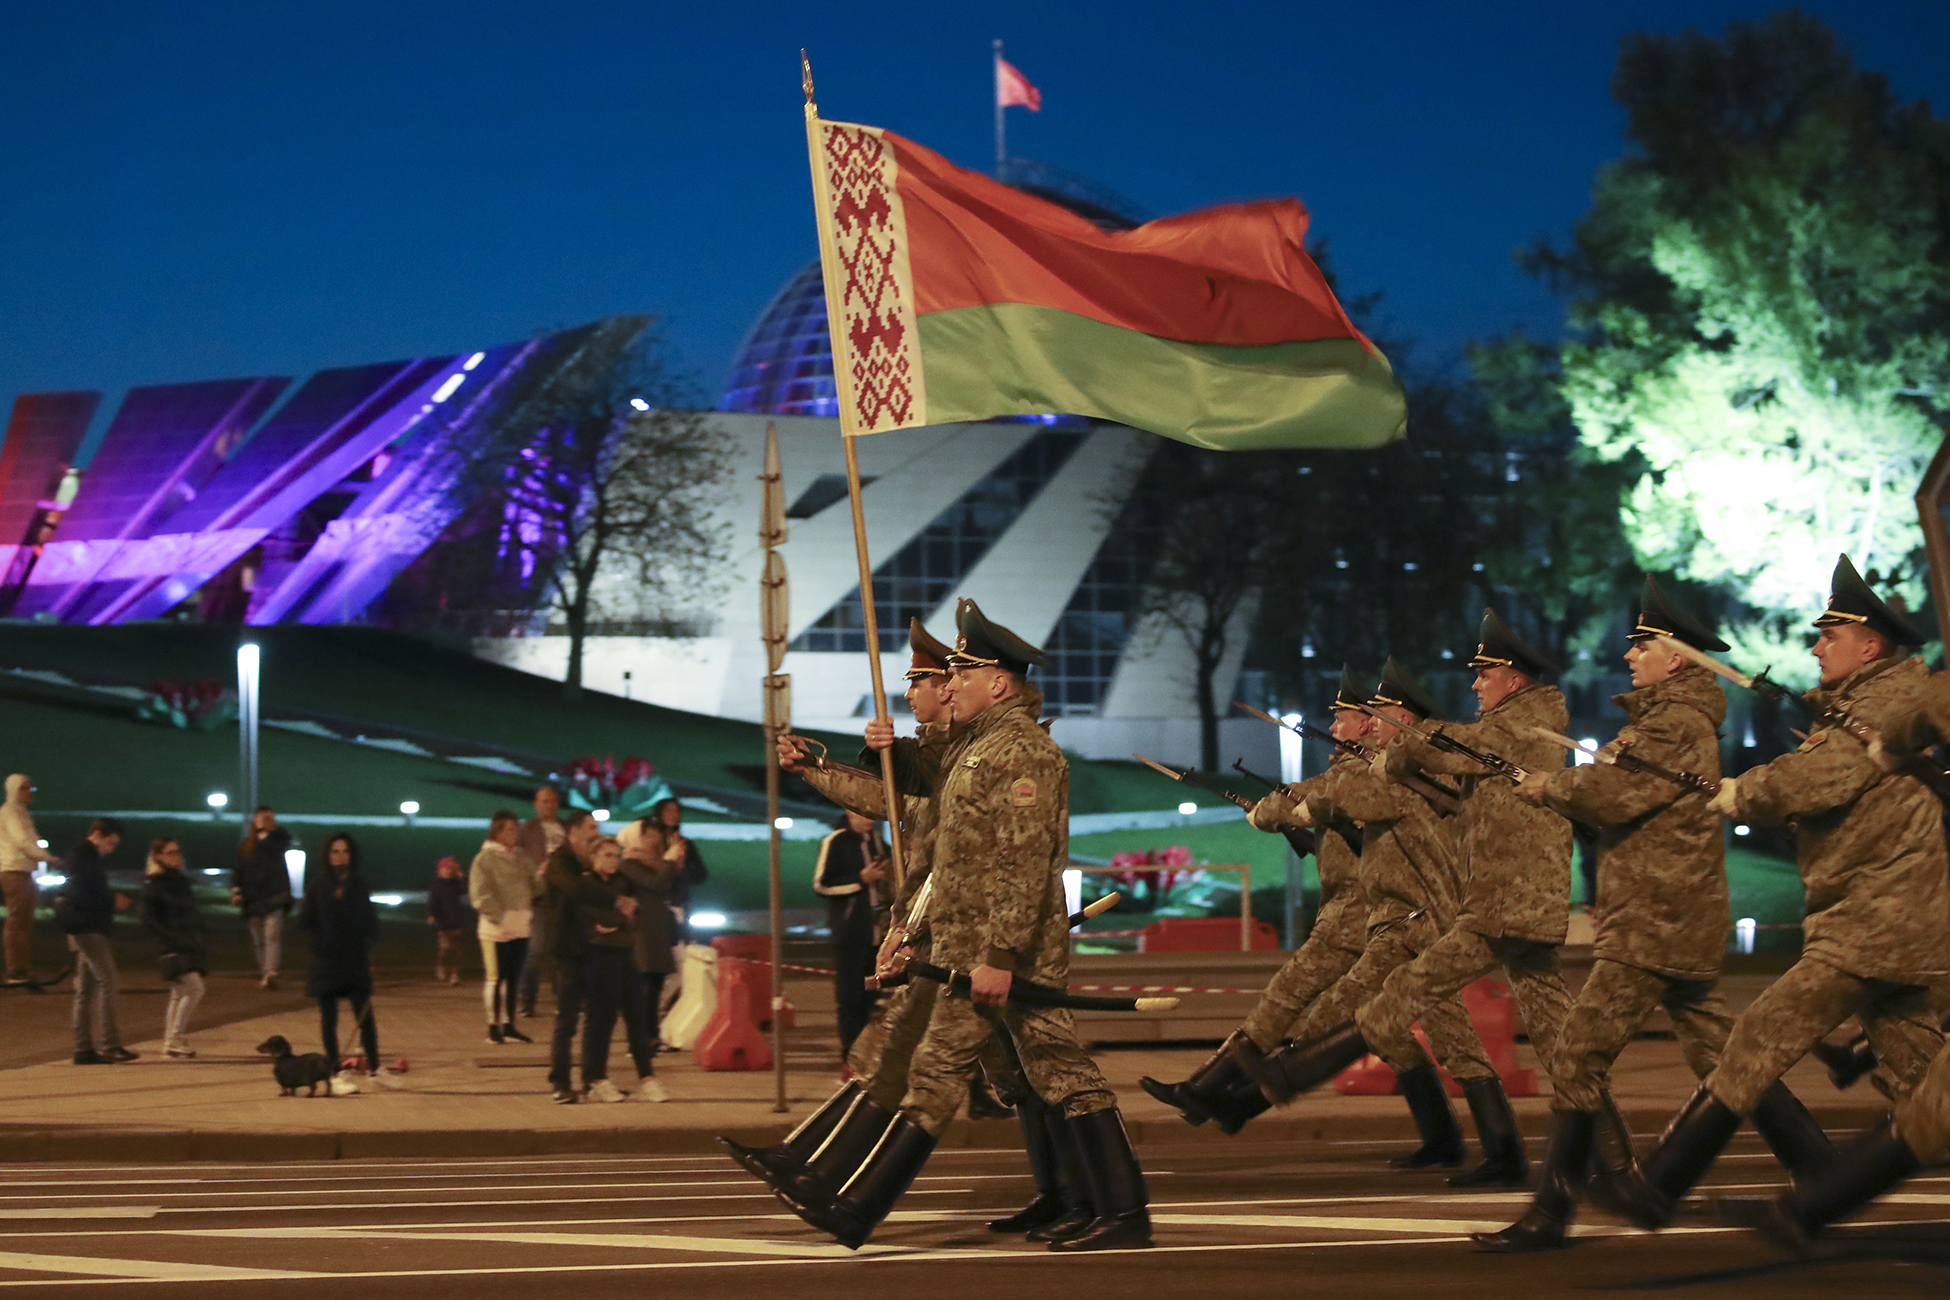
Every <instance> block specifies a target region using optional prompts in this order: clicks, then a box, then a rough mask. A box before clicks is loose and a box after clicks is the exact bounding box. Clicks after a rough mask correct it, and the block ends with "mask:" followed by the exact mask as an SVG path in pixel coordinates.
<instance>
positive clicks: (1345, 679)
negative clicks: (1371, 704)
mask: <svg viewBox="0 0 1950 1300" xmlns="http://www.w3.org/2000/svg"><path fill="white" fill-rule="evenodd" d="M1367 699H1368V692H1367V690H1366V689H1365V688H1363V687H1362V685H1361V679H1360V678H1358V677H1356V676H1355V675H1354V670H1353V669H1352V668H1349V667H1348V666H1347V665H1346V664H1342V665H1341V688H1340V689H1339V690H1337V691H1335V692H1334V707H1335V708H1337V709H1356V708H1359V707H1360V706H1361V705H1363V704H1365V703H1366V702H1367Z"/></svg>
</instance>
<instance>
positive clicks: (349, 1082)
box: [329, 1070, 359, 1097]
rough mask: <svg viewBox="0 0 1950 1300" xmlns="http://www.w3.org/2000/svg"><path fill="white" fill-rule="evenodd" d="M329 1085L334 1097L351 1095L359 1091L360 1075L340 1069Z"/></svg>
mask: <svg viewBox="0 0 1950 1300" xmlns="http://www.w3.org/2000/svg"><path fill="white" fill-rule="evenodd" d="M329 1086H330V1087H331V1090H332V1095H333V1096H334V1097H350V1096H352V1095H353V1094H354V1093H356V1092H358V1091H359V1077H358V1075H356V1074H354V1073H353V1072H352V1071H350V1070H340V1071H339V1072H338V1073H337V1074H335V1075H333V1076H332V1082H331V1084H330V1085H329Z"/></svg>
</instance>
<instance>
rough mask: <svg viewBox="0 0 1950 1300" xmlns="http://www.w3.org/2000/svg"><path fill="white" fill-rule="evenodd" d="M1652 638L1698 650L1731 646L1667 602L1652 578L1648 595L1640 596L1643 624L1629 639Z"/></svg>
mask: <svg viewBox="0 0 1950 1300" xmlns="http://www.w3.org/2000/svg"><path fill="white" fill-rule="evenodd" d="M1651 636H1669V637H1671V638H1672V639H1673V640H1675V641H1684V642H1685V643H1686V644H1687V645H1689V646H1691V647H1693V648H1694V649H1695V650H1727V649H1730V648H1731V647H1730V646H1728V645H1727V643H1726V642H1724V641H1722V640H1721V639H1720V638H1719V637H1718V636H1716V635H1715V634H1714V632H1713V629H1712V628H1711V627H1709V626H1707V625H1706V624H1705V623H1702V622H1700V621H1699V620H1698V619H1696V618H1694V617H1693V616H1692V615H1690V614H1688V613H1686V612H1685V611H1683V610H1679V609H1675V608H1674V607H1673V605H1672V603H1671V602H1670V601H1668V600H1667V599H1666V593H1664V592H1663V591H1660V590H1659V584H1658V583H1656V582H1654V581H1653V580H1652V579H1651V578H1650V577H1648V578H1647V579H1646V580H1645V592H1644V594H1643V595H1641V596H1640V597H1639V621H1638V626H1637V627H1634V628H1633V629H1632V630H1631V632H1630V633H1629V634H1628V635H1627V638H1626V639H1627V640H1631V641H1642V640H1644V639H1645V638H1646V637H1651Z"/></svg>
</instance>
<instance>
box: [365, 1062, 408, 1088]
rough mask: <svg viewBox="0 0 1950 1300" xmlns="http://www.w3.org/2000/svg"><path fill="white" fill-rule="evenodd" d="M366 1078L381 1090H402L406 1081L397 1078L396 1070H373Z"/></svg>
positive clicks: (397, 1072)
mask: <svg viewBox="0 0 1950 1300" xmlns="http://www.w3.org/2000/svg"><path fill="white" fill-rule="evenodd" d="M366 1077H367V1078H368V1079H371V1080H372V1081H373V1082H374V1083H376V1084H378V1085H379V1086H380V1087H382V1088H404V1087H405V1086H406V1080H404V1079H402V1078H400V1077H399V1071H398V1070H389V1069H385V1068H383V1067H382V1068H381V1069H377V1070H374V1071H373V1072H372V1073H371V1074H368V1075H367V1076H366Z"/></svg>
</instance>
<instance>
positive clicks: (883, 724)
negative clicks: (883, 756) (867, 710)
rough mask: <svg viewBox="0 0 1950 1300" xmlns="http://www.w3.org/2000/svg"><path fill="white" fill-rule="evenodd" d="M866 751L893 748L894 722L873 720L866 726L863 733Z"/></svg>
mask: <svg viewBox="0 0 1950 1300" xmlns="http://www.w3.org/2000/svg"><path fill="white" fill-rule="evenodd" d="M864 734H865V736H866V739H867V748H868V749H892V748H893V747H894V720H893V719H892V718H875V719H874V720H873V721H872V722H869V723H868V724H867V729H866V731H865V733H864Z"/></svg>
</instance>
